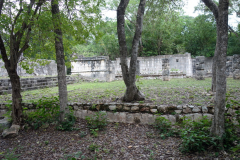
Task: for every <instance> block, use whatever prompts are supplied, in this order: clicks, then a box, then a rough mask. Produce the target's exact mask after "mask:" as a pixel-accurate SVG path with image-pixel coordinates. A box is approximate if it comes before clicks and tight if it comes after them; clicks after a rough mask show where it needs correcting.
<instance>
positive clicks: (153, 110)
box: [150, 109, 158, 113]
mask: <svg viewBox="0 0 240 160" xmlns="http://www.w3.org/2000/svg"><path fill="white" fill-rule="evenodd" d="M150 111H151V113H157V112H158V110H157V109H150Z"/></svg>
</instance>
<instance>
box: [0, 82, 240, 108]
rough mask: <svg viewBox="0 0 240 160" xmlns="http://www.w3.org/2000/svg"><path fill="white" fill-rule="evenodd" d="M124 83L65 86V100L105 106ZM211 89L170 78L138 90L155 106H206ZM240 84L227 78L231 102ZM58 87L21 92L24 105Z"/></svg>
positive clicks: (3, 98) (144, 84) (207, 84)
mask: <svg viewBox="0 0 240 160" xmlns="http://www.w3.org/2000/svg"><path fill="white" fill-rule="evenodd" d="M125 88H126V87H125V84H124V82H123V81H114V82H81V83H77V84H70V85H68V86H67V90H68V101H69V102H81V103H95V104H97V103H108V102H112V101H114V100H116V98H120V97H122V96H123V94H124V92H125ZM210 88H211V78H206V79H205V80H201V81H197V80H195V79H192V78H188V79H171V80H170V81H162V80H159V79H155V80H141V84H140V89H141V91H142V92H143V93H144V94H145V96H146V98H147V99H148V100H151V101H152V102H154V104H157V105H161V104H172V105H179V104H192V105H196V104H197V105H200V106H201V105H208V104H210V99H211V96H206V92H207V91H209V90H210ZM239 90H240V82H239V81H238V80H233V79H232V78H228V79H227V92H228V93H230V95H231V96H232V97H231V98H229V100H230V99H233V100H237V101H239V97H240V93H239ZM57 95H58V88H57V87H53V88H45V89H38V90H32V91H25V92H22V96H23V102H35V101H37V100H39V99H40V98H41V97H43V96H57ZM9 100H11V95H10V94H7V95H0V101H1V102H7V101H9Z"/></svg>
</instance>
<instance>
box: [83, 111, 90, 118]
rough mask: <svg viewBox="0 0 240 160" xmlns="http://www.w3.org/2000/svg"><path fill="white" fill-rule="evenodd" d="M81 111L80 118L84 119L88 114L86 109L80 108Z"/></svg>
mask: <svg viewBox="0 0 240 160" xmlns="http://www.w3.org/2000/svg"><path fill="white" fill-rule="evenodd" d="M81 112H82V113H81V118H82V119H85V118H86V117H87V116H89V115H88V111H87V110H82V111H81Z"/></svg>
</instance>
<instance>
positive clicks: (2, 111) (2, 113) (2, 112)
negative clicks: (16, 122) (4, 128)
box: [0, 109, 7, 118]
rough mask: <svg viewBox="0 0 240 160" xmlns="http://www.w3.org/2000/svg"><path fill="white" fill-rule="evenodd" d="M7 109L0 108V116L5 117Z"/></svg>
mask: <svg viewBox="0 0 240 160" xmlns="http://www.w3.org/2000/svg"><path fill="white" fill-rule="evenodd" d="M6 112H7V111H6V110H5V109H3V110H0V118H3V117H4V114H6Z"/></svg>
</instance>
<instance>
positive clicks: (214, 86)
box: [211, 45, 217, 92]
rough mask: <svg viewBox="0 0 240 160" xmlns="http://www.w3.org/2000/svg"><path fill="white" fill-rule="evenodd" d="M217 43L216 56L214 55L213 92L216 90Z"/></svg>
mask: <svg viewBox="0 0 240 160" xmlns="http://www.w3.org/2000/svg"><path fill="white" fill-rule="evenodd" d="M216 55H217V45H216V48H215V53H214V56H213V64H212V88H211V90H212V92H216V67H217V66H216V62H217V59H216V58H217V57H216Z"/></svg>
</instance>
